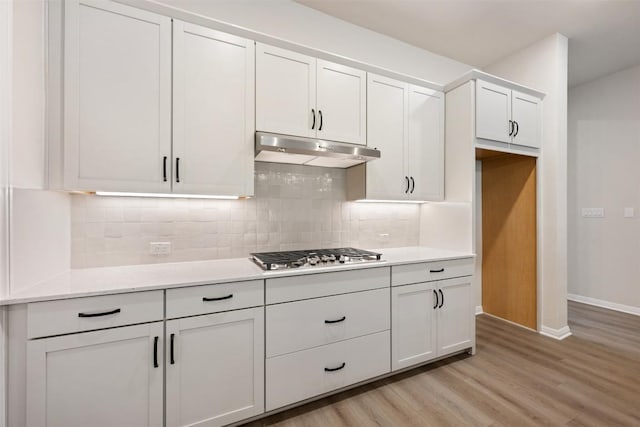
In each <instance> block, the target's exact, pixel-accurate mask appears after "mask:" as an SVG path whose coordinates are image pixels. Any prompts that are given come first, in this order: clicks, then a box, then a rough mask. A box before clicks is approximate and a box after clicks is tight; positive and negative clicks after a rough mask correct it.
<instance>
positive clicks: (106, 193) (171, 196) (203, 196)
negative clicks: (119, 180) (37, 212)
mask: <svg viewBox="0 0 640 427" xmlns="http://www.w3.org/2000/svg"><path fill="white" fill-rule="evenodd" d="M96 196H115V197H161V198H168V199H221V200H238V199H240V197H238V196H209V195H206V194H171V193H124V192H119V191H96ZM243 198H244V197H243Z"/></svg>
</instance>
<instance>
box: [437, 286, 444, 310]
mask: <svg viewBox="0 0 640 427" xmlns="http://www.w3.org/2000/svg"><path fill="white" fill-rule="evenodd" d="M438 292H440V305H439V306H438V308H442V306H443V305H444V294H443V293H442V289H438Z"/></svg>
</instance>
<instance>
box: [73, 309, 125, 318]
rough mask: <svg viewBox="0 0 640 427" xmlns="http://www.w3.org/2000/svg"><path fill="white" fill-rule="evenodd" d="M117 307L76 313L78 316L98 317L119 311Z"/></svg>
mask: <svg viewBox="0 0 640 427" xmlns="http://www.w3.org/2000/svg"><path fill="white" fill-rule="evenodd" d="M120 311H122V310H120V309H119V308H114V309H113V310H109V311H99V312H97V313H78V317H100V316H108V315H110V314H116V313H120Z"/></svg>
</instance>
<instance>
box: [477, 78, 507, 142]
mask: <svg viewBox="0 0 640 427" xmlns="http://www.w3.org/2000/svg"><path fill="white" fill-rule="evenodd" d="M510 120H511V89H506V88H504V87H502V86H498V85H495V84H493V83H488V82H485V81H482V80H476V137H477V138H484V139H490V140H493V141H500V142H507V143H509V142H511V123H510Z"/></svg>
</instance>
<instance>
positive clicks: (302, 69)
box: [256, 43, 320, 137]
mask: <svg viewBox="0 0 640 427" xmlns="http://www.w3.org/2000/svg"><path fill="white" fill-rule="evenodd" d="M312 110H313V111H312ZM314 117H315V119H314ZM319 124H320V121H319V116H318V112H317V111H316V59H315V58H312V57H310V56H306V55H302V54H299V53H296V52H291V51H288V50H285V49H280V48H277V47H273V46H268V45H264V44H262V43H256V129H257V130H259V131H265V132H274V133H282V134H286V135H297V136H306V137H315V136H316V129H317V127H318V126H319Z"/></svg>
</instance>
